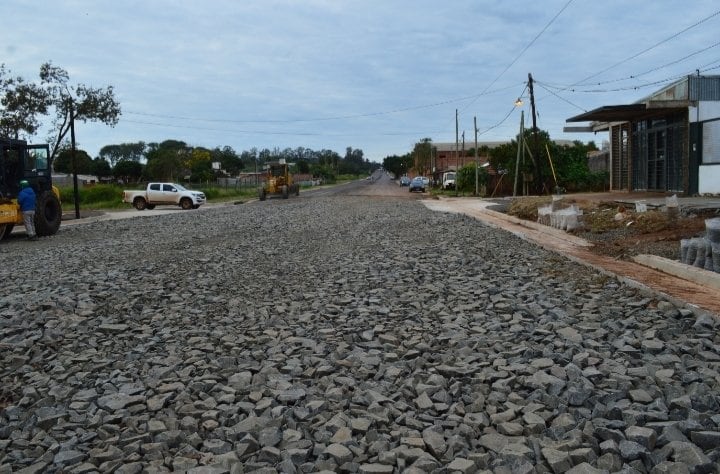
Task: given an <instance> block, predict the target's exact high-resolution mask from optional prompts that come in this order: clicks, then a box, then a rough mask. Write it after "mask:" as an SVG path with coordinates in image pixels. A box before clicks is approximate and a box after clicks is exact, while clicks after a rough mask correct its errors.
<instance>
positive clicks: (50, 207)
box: [35, 191, 62, 237]
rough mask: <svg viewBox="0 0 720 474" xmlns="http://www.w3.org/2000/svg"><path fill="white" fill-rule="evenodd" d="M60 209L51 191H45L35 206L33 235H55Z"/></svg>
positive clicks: (59, 218) (58, 224)
mask: <svg viewBox="0 0 720 474" xmlns="http://www.w3.org/2000/svg"><path fill="white" fill-rule="evenodd" d="M61 220H62V207H61V206H60V200H59V199H58V198H57V196H55V193H53V192H52V191H45V192H43V193H42V194H41V195H40V196H38V198H37V202H36V204H35V233H36V234H37V235H39V236H41V237H43V236H46V235H55V234H56V233H57V231H58V229H59V228H60V221H61Z"/></svg>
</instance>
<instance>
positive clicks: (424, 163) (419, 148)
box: [412, 138, 432, 176]
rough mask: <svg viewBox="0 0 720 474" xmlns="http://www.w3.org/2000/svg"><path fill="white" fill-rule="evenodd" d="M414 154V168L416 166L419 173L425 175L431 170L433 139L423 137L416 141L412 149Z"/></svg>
mask: <svg viewBox="0 0 720 474" xmlns="http://www.w3.org/2000/svg"><path fill="white" fill-rule="evenodd" d="M412 156H413V162H414V163H413V168H415V171H417V172H418V174H421V175H423V176H424V175H426V174H427V173H428V172H431V171H432V169H431V157H432V139H430V138H423V139H422V140H420V141H419V142H418V143H416V144H415V147H414V148H413V151H412Z"/></svg>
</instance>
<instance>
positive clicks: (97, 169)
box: [92, 157, 113, 181]
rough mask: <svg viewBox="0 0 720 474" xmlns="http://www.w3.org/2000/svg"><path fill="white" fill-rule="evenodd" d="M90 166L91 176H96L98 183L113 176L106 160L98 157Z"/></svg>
mask: <svg viewBox="0 0 720 474" xmlns="http://www.w3.org/2000/svg"><path fill="white" fill-rule="evenodd" d="M92 164H93V166H92V174H94V175H95V176H97V177H98V179H99V180H100V181H102V180H103V179H104V178H109V177H110V176H112V175H113V174H112V168H111V167H110V163H108V162H107V160H104V159H102V158H99V157H98V158H95V159H94V160H93V162H92Z"/></svg>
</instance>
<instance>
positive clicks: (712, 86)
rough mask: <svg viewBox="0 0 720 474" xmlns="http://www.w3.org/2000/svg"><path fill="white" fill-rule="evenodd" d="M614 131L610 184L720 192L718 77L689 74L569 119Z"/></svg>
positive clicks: (586, 128)
mask: <svg viewBox="0 0 720 474" xmlns="http://www.w3.org/2000/svg"><path fill="white" fill-rule="evenodd" d="M567 122H591V123H590V125H588V126H584V127H566V128H565V131H568V132H608V133H609V134H610V148H609V151H610V158H609V160H610V165H609V169H610V189H611V190H614V191H657V192H665V193H678V194H683V195H687V196H692V195H696V194H700V195H706V194H720V76H700V75H697V76H696V75H691V76H687V77H685V78H683V79H680V80H678V81H676V82H674V83H672V84H670V85H668V86H667V87H665V88H663V89H660V90H658V91H657V92H655V93H653V94H651V95H650V96H648V97H645V98H643V99H641V100H639V101H637V102H635V103H633V104H626V105H606V106H603V107H600V108H597V109H595V110H591V111H590V112H586V113H584V114H581V115H577V116H575V117H571V118H569V119H567Z"/></svg>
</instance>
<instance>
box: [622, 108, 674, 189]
mask: <svg viewBox="0 0 720 474" xmlns="http://www.w3.org/2000/svg"><path fill="white" fill-rule="evenodd" d="M684 136H685V126H684V121H683V120H681V119H680V117H678V116H674V117H664V118H661V119H654V120H643V121H640V122H635V123H633V140H632V144H633V146H632V148H633V153H632V155H633V160H632V164H633V166H632V170H633V172H632V189H633V190H634V191H663V192H664V191H675V192H682V191H683V160H682V157H683V143H684Z"/></svg>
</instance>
